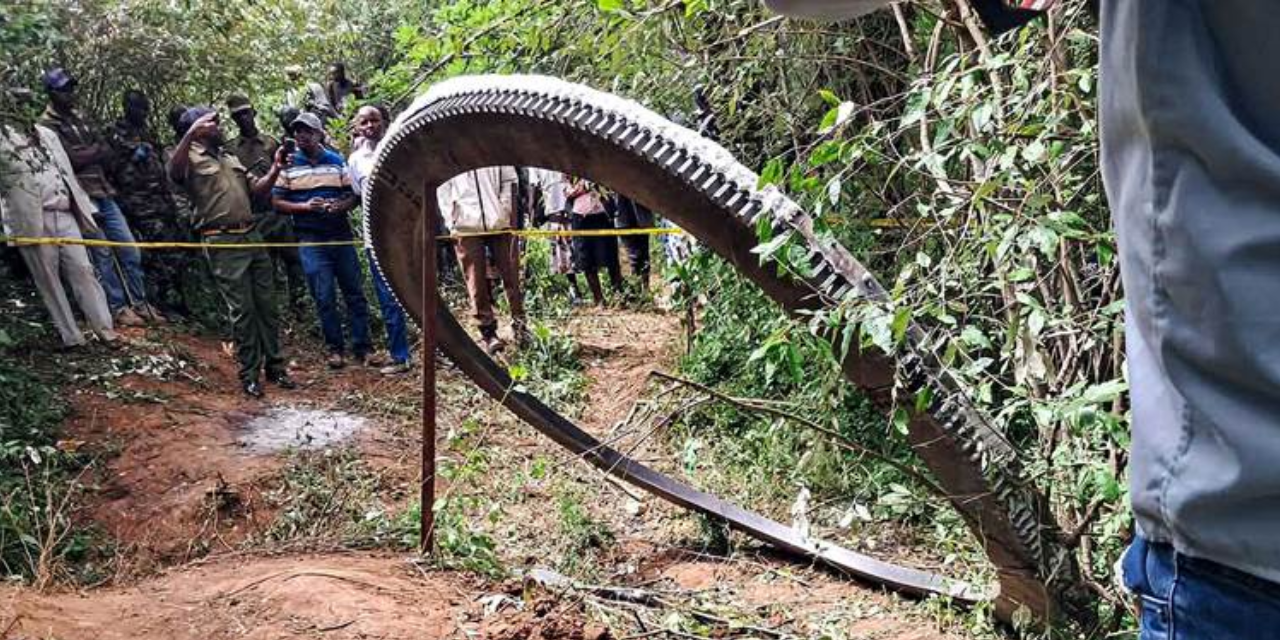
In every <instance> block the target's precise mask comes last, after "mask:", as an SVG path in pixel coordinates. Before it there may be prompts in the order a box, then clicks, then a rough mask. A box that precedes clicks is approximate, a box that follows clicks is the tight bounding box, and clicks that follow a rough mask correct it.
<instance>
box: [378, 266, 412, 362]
mask: <svg viewBox="0 0 1280 640" xmlns="http://www.w3.org/2000/svg"><path fill="white" fill-rule="evenodd" d="M369 270H370V271H372V272H373V290H374V291H375V292H376V293H377V294H378V308H379V309H381V310H382V323H383V324H384V325H386V328H387V352H388V353H390V354H391V359H392V360H394V361H395V362H396V363H397V364H403V363H405V362H408V361H409V332H408V327H407V326H406V325H405V318H404V309H401V308H400V303H399V302H396V298H395V295H393V294H392V293H391V286H390V285H388V284H387V280H386V279H385V278H383V277H382V272H381V271H380V270H379V269H378V265H377V264H376V263H375V262H374V261H373V252H372V251H370V252H369Z"/></svg>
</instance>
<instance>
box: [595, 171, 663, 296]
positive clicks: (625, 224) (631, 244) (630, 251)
mask: <svg viewBox="0 0 1280 640" xmlns="http://www.w3.org/2000/svg"><path fill="white" fill-rule="evenodd" d="M606 206H608V207H609V209H610V212H609V213H610V215H612V216H613V226H614V227H616V228H618V229H652V228H653V212H652V211H650V210H649V208H648V207H646V206H644V205H642V204H640V203H639V202H636V201H635V200H632V199H631V198H628V197H626V196H624V195H622V194H621V193H614V194H613V196H612V197H610V198H609V202H608V203H606ZM620 239H621V240H622V247H623V248H624V249H626V252H627V264H628V265H630V267H631V274H632V275H634V276H635V277H636V280H637V282H638V283H639V287H640V293H642V294H644V293H648V292H649V273H650V268H649V236H647V235H644V234H634V235H626V236H622V237H621V238H620Z"/></svg>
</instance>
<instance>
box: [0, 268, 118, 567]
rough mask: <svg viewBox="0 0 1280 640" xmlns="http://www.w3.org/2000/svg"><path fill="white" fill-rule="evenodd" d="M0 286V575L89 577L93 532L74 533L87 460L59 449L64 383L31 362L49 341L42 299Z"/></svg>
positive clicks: (5, 279)
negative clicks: (38, 313)
mask: <svg viewBox="0 0 1280 640" xmlns="http://www.w3.org/2000/svg"><path fill="white" fill-rule="evenodd" d="M0 283H3V284H4V285H5V286H3V287H0V298H2V299H0V576H6V577H13V578H16V579H26V580H35V581H37V582H40V583H48V582H49V581H50V580H52V579H53V578H54V577H55V574H57V575H65V574H67V573H70V574H72V576H73V577H76V576H78V577H81V578H88V577H89V576H88V572H91V571H92V570H93V568H92V567H91V566H89V564H88V563H87V561H88V560H90V559H91V558H92V557H94V556H95V555H96V554H95V550H94V543H95V537H96V532H95V531H93V530H90V529H86V528H77V529H74V530H73V528H72V517H73V515H74V508H75V505H76V503H75V499H76V497H77V496H78V494H79V491H80V489H81V486H80V482H79V479H78V474H79V472H80V470H81V469H82V468H83V467H84V466H85V465H86V464H87V463H88V460H86V459H85V458H84V457H83V456H81V455H78V454H75V453H73V452H68V451H64V450H63V449H61V448H59V446H58V438H59V430H60V427H61V424H62V421H63V420H64V419H65V418H66V417H67V415H68V406H67V403H66V402H65V400H64V399H63V398H62V397H61V396H59V395H58V394H57V393H56V391H55V390H56V385H57V384H58V383H59V382H62V381H63V380H61V379H60V378H58V375H57V373H56V372H48V371H37V370H36V369H35V368H33V367H32V366H31V363H30V361H29V360H28V357H29V355H30V354H32V353H39V352H41V351H42V350H43V349H44V346H43V344H42V342H43V341H44V340H46V339H47V338H49V336H48V331H47V329H46V328H44V327H42V326H41V324H39V323H37V322H35V321H33V319H32V318H31V317H29V316H30V312H32V311H35V310H36V309H37V306H36V305H38V304H39V302H38V300H36V299H35V298H34V296H30V295H26V294H25V292H21V293H20V292H18V291H16V290H15V287H14V286H13V285H15V284H16V283H15V282H14V281H13V280H12V279H9V278H8V277H7V276H6V277H2V278H0ZM20 354H22V355H21V356H20Z"/></svg>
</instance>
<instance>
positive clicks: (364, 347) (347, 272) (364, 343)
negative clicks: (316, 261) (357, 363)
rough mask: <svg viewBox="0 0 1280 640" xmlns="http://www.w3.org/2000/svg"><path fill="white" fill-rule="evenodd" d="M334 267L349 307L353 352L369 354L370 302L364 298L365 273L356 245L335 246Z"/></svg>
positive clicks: (370, 349)
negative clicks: (361, 266)
mask: <svg viewBox="0 0 1280 640" xmlns="http://www.w3.org/2000/svg"><path fill="white" fill-rule="evenodd" d="M333 249H334V257H335V259H334V263H335V265H334V267H335V271H336V273H337V275H338V286H339V287H341V288H342V298H343V302H345V304H346V307H347V322H348V324H349V325H350V326H351V353H352V354H354V355H355V356H356V357H360V356H364V355H368V353H369V352H370V351H372V350H373V345H372V344H371V343H370V341H369V303H368V302H367V301H366V300H365V298H364V274H363V273H362V272H361V271H360V256H359V254H357V253H356V248H355V247H349V246H348V247H333Z"/></svg>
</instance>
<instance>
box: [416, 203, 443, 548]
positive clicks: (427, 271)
mask: <svg viewBox="0 0 1280 640" xmlns="http://www.w3.org/2000/svg"><path fill="white" fill-rule="evenodd" d="M421 215H422V217H423V218H424V219H428V220H429V219H431V218H430V212H429V211H422V213H421ZM418 242H419V244H420V245H421V248H420V249H419V251H420V252H421V253H422V262H421V265H422V266H421V269H422V312H421V314H420V316H419V322H420V323H421V321H422V320H421V319H422V318H425V319H426V322H427V324H426V325H422V327H423V331H422V356H421V357H422V479H421V480H420V482H421V483H422V484H421V486H420V487H419V488H418V497H419V499H418V505H419V511H420V512H421V513H420V514H419V521H418V527H419V528H418V545H419V549H420V550H421V551H422V553H423V554H424V555H429V554H430V553H431V552H432V550H434V548H435V533H436V508H435V507H436V336H437V335H439V332H438V331H437V329H436V327H435V326H434V323H433V322H432V320H433V319H434V318H435V317H436V316H437V315H438V314H439V309H440V288H439V286H437V281H438V279H439V274H438V273H437V272H436V233H435V225H428V226H427V227H426V228H425V229H424V230H423V233H422V234H420V235H419V236H418Z"/></svg>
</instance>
